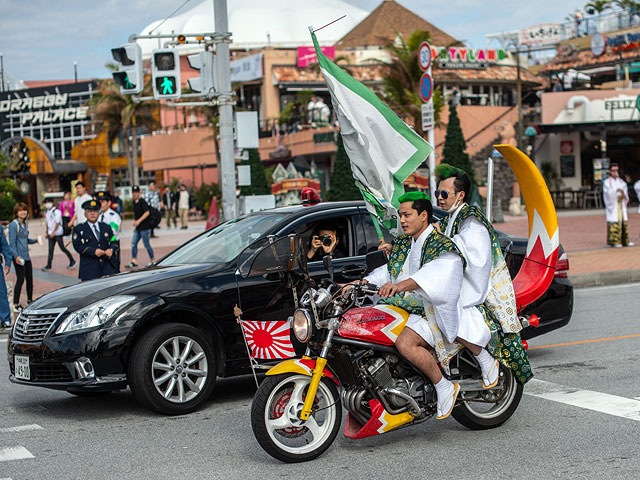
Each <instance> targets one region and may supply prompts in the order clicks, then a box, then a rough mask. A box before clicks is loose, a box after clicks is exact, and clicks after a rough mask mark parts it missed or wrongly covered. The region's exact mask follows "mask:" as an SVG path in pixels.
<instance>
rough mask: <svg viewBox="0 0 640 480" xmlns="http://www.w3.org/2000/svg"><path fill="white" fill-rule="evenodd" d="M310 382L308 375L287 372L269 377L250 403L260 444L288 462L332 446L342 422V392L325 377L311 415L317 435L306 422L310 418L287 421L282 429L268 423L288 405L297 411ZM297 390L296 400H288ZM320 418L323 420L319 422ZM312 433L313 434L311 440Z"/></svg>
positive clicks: (314, 454)
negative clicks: (339, 392) (302, 420)
mask: <svg viewBox="0 0 640 480" xmlns="http://www.w3.org/2000/svg"><path fill="white" fill-rule="evenodd" d="M310 382H311V377H309V376H306V375H297V374H293V373H285V374H282V375H275V376H269V377H266V379H265V380H264V381H263V382H262V384H261V385H260V388H259V389H258V391H257V392H256V395H255V397H254V399H253V404H252V405H251V427H252V428H253V433H254V435H255V437H256V440H258V443H259V444H260V446H261V447H262V448H263V449H264V450H265V452H267V453H268V454H269V455H271V456H272V457H273V458H276V459H278V460H281V461H283V462H287V463H296V462H305V461H308V460H313V459H314V458H317V457H319V456H320V455H322V453H324V451H325V450H327V448H329V446H331V444H332V443H333V441H334V440H335V438H336V435H337V434H338V430H339V429H340V424H341V423H342V407H341V404H340V395H339V394H338V389H337V388H336V386H335V384H334V383H333V381H331V380H328V379H327V378H323V379H322V380H321V382H320V385H318V393H317V394H316V403H315V404H314V411H313V412H312V414H311V417H310V419H313V422H314V424H315V426H316V427H318V432H319V433H318V435H317V436H318V438H317V439H316V438H315V436H316V435H314V434H313V432H312V430H311V429H310V428H309V427H307V426H305V425H304V424H306V423H307V422H301V421H299V420H298V422H300V424H298V425H294V424H292V423H288V426H287V427H285V428H282V429H274V428H272V427H273V425H271V426H269V425H267V423H268V422H270V421H277V420H278V419H280V418H282V417H284V416H285V414H286V410H287V409H288V410H289V411H290V412H292V413H294V415H295V412H298V413H299V411H300V410H302V402H303V398H304V397H303V394H304V392H306V390H307V388H308V385H309V383H310ZM294 392H298V393H299V395H298V401H297V402H295V403H294V402H291V401H289V400H290V399H291V397H292V396H293V395H294ZM285 403H286V404H285ZM278 413H280V415H278ZM289 418H291V416H289ZM296 419H297V415H296ZM283 420H285V419H283ZM319 421H320V422H322V423H321V424H319V423H318V422H319ZM309 436H311V437H312V439H311V441H310V442H309V441H308V437H309ZM297 444H299V446H298V445H297Z"/></svg>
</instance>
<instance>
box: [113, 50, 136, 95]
mask: <svg viewBox="0 0 640 480" xmlns="http://www.w3.org/2000/svg"><path fill="white" fill-rule="evenodd" d="M111 56H112V57H113V59H114V60H115V61H116V62H117V64H118V71H117V72H113V80H114V81H115V82H116V85H118V86H119V87H120V93H122V94H134V95H135V94H138V93H140V92H142V87H143V86H144V85H143V83H144V77H143V76H142V50H141V49H140V45H138V44H137V43H125V44H124V45H122V46H121V47H119V48H112V49H111Z"/></svg>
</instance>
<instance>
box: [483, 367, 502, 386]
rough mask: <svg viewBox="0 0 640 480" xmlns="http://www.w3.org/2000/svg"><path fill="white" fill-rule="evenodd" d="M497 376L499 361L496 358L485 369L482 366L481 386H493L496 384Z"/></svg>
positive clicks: (498, 375)
mask: <svg viewBox="0 0 640 480" xmlns="http://www.w3.org/2000/svg"><path fill="white" fill-rule="evenodd" d="M499 377H500V363H499V362H498V360H494V361H493V362H492V363H491V366H490V367H489V368H488V369H487V370H486V371H485V369H484V368H482V388H484V389H485V390H486V389H488V388H493V387H495V386H496V385H497V384H498V378H499Z"/></svg>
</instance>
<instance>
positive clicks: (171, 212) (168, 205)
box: [160, 187, 178, 228]
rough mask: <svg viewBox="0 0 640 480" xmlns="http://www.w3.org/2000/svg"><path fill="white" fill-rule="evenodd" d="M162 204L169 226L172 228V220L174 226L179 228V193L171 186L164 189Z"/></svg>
mask: <svg viewBox="0 0 640 480" xmlns="http://www.w3.org/2000/svg"><path fill="white" fill-rule="evenodd" d="M160 206H161V207H162V209H163V210H164V214H165V218H166V220H167V228H171V222H172V221H173V226H174V227H175V228H178V195H177V194H176V192H174V191H173V190H171V188H170V187H167V188H165V189H164V192H163V193H162V199H161V202H160Z"/></svg>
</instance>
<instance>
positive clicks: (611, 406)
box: [524, 378, 640, 422]
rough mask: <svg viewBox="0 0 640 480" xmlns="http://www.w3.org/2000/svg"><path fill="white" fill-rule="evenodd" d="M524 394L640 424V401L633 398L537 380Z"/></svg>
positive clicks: (534, 380) (528, 385) (527, 387)
mask: <svg viewBox="0 0 640 480" xmlns="http://www.w3.org/2000/svg"><path fill="white" fill-rule="evenodd" d="M524 393H526V394H527V395H531V396H532V397H538V398H543V399H545V400H551V401H553V402H559V403H564V404H566V405H573V406H574V407H580V408H586V409H587V410H593V411H596V412H601V413H606V414H608V415H613V416H615V417H622V418H626V419H629V420H635V421H637V422H640V401H638V400H634V399H631V398H625V397H617V396H615V395H609V394H607V393H600V392H594V391H591V390H578V389H576V388H572V387H566V386H564V385H559V384H557V383H551V382H545V381H544V380H537V379H535V378H534V379H532V380H530V381H529V382H527V386H526V388H525V392H524Z"/></svg>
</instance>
